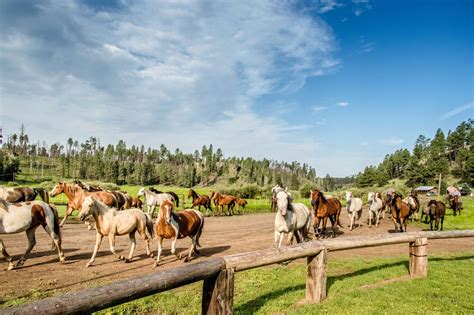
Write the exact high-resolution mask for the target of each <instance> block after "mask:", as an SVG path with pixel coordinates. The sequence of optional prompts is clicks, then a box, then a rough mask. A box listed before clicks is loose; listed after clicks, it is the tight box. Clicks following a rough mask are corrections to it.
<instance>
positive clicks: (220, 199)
mask: <svg viewBox="0 0 474 315" xmlns="http://www.w3.org/2000/svg"><path fill="white" fill-rule="evenodd" d="M236 201H237V197H235V196H232V195H222V194H221V193H220V192H216V193H214V203H215V205H216V208H217V212H218V213H219V215H222V212H224V207H225V206H227V214H228V215H232V209H234V207H235V202H236Z"/></svg>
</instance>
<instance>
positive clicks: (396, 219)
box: [389, 191, 411, 232]
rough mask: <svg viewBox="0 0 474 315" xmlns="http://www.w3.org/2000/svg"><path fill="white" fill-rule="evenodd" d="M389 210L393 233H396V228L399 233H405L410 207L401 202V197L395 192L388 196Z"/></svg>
mask: <svg viewBox="0 0 474 315" xmlns="http://www.w3.org/2000/svg"><path fill="white" fill-rule="evenodd" d="M389 202H390V208H391V211H392V221H393V224H394V226H395V232H398V226H400V232H403V227H405V232H406V231H407V223H406V221H407V219H408V217H410V214H411V212H410V206H409V205H408V204H407V203H405V202H404V201H403V200H402V196H400V195H399V194H397V193H396V192H395V191H394V192H392V193H391V195H390V200H389Z"/></svg>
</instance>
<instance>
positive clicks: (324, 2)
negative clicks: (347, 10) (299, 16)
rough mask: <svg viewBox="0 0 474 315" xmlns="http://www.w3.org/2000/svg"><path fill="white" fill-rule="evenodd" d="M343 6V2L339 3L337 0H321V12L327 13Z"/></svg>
mask: <svg viewBox="0 0 474 315" xmlns="http://www.w3.org/2000/svg"><path fill="white" fill-rule="evenodd" d="M341 6H343V4H342V3H338V2H337V1H336V0H320V1H319V8H318V12H319V13H326V12H329V11H332V10H334V9H336V8H338V7H341Z"/></svg>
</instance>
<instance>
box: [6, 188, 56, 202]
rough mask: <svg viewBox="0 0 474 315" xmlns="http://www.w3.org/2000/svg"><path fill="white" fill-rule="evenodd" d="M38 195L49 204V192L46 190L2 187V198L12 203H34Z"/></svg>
mask: <svg viewBox="0 0 474 315" xmlns="http://www.w3.org/2000/svg"><path fill="white" fill-rule="evenodd" d="M38 195H39V196H40V197H41V199H43V201H44V202H46V203H49V196H48V192H47V191H46V190H45V189H44V188H30V187H0V198H2V199H5V200H6V201H7V202H10V203H15V202H25V201H33V200H35V199H36V196H38Z"/></svg>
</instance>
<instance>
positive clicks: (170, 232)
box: [155, 200, 204, 267]
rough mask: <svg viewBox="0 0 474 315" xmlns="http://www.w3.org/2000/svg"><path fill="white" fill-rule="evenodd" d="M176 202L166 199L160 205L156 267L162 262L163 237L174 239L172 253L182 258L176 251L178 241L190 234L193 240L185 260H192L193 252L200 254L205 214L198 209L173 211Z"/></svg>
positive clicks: (156, 228) (157, 225)
mask: <svg viewBox="0 0 474 315" xmlns="http://www.w3.org/2000/svg"><path fill="white" fill-rule="evenodd" d="M173 208H174V204H173V202H172V201H171V200H165V201H163V203H162V204H161V206H160V210H161V211H160V213H159V215H158V219H157V220H156V223H155V231H156V236H157V238H158V256H157V258H156V261H155V267H156V266H158V264H159V263H160V257H161V251H162V250H163V246H162V243H163V239H164V238H167V239H173V240H172V242H171V253H172V254H174V255H176V257H177V258H178V259H181V254H177V253H176V241H177V240H178V238H184V237H186V236H189V237H190V238H191V240H192V245H191V248H190V249H189V253H188V256H187V257H186V259H185V260H184V261H185V262H188V261H190V260H191V257H192V255H193V253H196V254H197V255H199V250H198V249H197V246H201V245H200V244H199V238H200V237H201V233H202V228H203V226H204V216H203V215H202V213H201V212H199V211H197V210H182V211H179V212H174V211H173Z"/></svg>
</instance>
